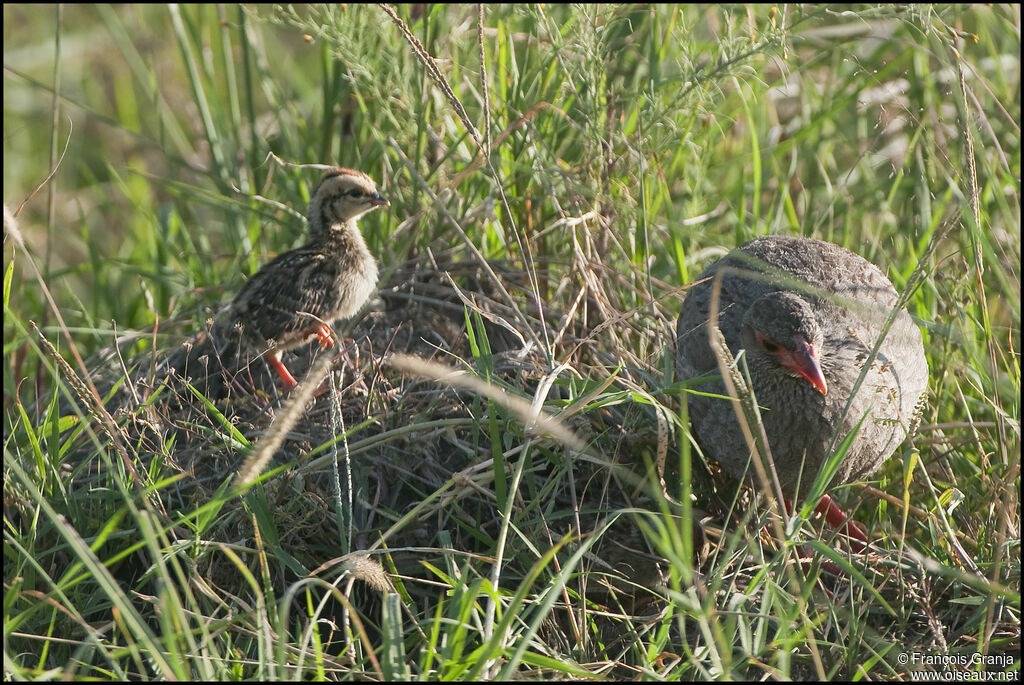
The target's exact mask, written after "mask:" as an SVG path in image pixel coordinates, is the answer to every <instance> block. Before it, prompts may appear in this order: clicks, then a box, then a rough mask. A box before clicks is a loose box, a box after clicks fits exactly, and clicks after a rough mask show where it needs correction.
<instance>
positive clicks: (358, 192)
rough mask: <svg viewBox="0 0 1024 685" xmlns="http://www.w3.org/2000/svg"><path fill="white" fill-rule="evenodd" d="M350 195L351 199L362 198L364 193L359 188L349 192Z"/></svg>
mask: <svg viewBox="0 0 1024 685" xmlns="http://www.w3.org/2000/svg"><path fill="white" fill-rule="evenodd" d="M348 194H349V195H350V196H351V197H362V196H363V191H361V190H359V188H353V189H352V190H350V191H348Z"/></svg>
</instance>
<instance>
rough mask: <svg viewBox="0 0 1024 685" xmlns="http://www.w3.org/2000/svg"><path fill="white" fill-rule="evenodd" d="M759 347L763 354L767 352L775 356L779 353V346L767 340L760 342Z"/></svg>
mask: <svg viewBox="0 0 1024 685" xmlns="http://www.w3.org/2000/svg"><path fill="white" fill-rule="evenodd" d="M761 347H763V348H764V349H765V352H768V353H769V354H775V353H776V352H778V351H779V346H778V345H776V344H775V343H773V342H772V341H771V340H768V339H767V338H766V339H764V340H762V341H761Z"/></svg>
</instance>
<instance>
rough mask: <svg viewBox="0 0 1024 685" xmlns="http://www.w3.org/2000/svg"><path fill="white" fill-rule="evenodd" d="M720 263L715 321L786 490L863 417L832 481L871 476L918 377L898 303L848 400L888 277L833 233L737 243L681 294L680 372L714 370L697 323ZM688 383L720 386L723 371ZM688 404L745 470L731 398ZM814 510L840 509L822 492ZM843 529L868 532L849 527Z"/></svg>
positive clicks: (890, 293) (714, 445)
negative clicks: (737, 361)
mask: <svg viewBox="0 0 1024 685" xmlns="http://www.w3.org/2000/svg"><path fill="white" fill-rule="evenodd" d="M723 269H726V271H725V272H724V273H723V274H722V279H721V280H722V283H721V294H720V297H719V302H718V327H719V328H720V330H721V331H722V334H723V336H724V338H725V342H726V343H727V345H728V347H729V351H730V352H731V353H732V354H733V355H734V356H735V355H736V354H737V353H739V352H740V350H744V353H745V356H746V366H747V368H748V369H749V373H750V381H751V383H752V389H753V392H754V395H755V396H756V398H757V404H758V406H759V407H760V408H761V417H762V420H763V423H764V428H765V435H766V437H767V440H768V445H769V450H770V452H771V456H772V459H773V462H774V466H775V471H776V473H777V474H778V479H779V482H780V484H781V486H782V492H783V494H784V495H785V497H786V498H793V497H799V496H803V495H805V494H806V493H807V490H808V489H809V488H810V486H811V483H812V482H813V481H814V479H815V477H816V476H817V474H818V470H819V468H820V466H821V464H822V462H823V461H824V460H825V458H826V457H827V456H829V453H828V450H829V449H830V447H831V449H833V450H834V449H835V447H836V446H837V445H838V444H839V442H840V441H841V440H842V439H843V438H845V437H846V436H847V435H848V434H850V433H851V431H853V430H854V428H855V427H856V426H857V424H858V423H860V422H861V419H862V418H863V423H861V425H860V428H859V430H858V431H857V433H856V437H855V438H854V439H853V441H852V443H851V444H850V446H849V449H848V450H847V451H846V453H845V455H844V456H843V458H842V462H841V464H840V466H839V469H838V472H837V473H836V474H835V477H834V478H833V480H832V481H831V487H836V486H839V485H842V484H845V483H849V482H851V481H854V480H858V479H862V478H866V477H869V476H870V475H871V474H873V473H874V472H875V471H876V470H877V469H878V467H879V466H881V464H882V462H884V461H885V460H886V459H888V458H889V456H890V455H892V453H893V452H894V451H895V450H896V448H897V447H898V446H899V444H900V443H901V442H902V441H903V439H904V438H905V437H906V436H907V434H908V432H910V431H911V430H912V428H913V427H914V425H915V423H916V418H917V405H918V401H919V400H920V398H921V396H922V394H923V393H924V391H925V389H926V387H927V384H928V362H927V360H926V359H925V356H924V347H923V345H922V344H921V332H920V331H919V330H918V328H917V326H916V325H915V324H914V323H913V321H912V320H911V318H910V316H909V315H908V314H907V312H906V311H905V310H904V311H900V312H899V313H898V314H897V316H896V319H895V321H894V322H893V324H892V326H891V328H890V329H889V331H888V332H887V333H886V335H885V338H884V339H883V341H882V344H881V347H880V348H879V350H878V354H877V355H876V357H875V358H874V360H873V361H872V363H871V366H870V368H869V370H868V372H867V375H866V376H865V378H864V382H863V383H862V384H861V386H860V388H859V389H858V390H857V393H856V394H855V395H854V396H853V400H852V402H849V408H847V406H846V405H847V403H848V401H849V400H850V396H851V395H853V390H854V385H855V383H856V381H857V378H858V376H859V375H860V373H861V370H862V368H863V367H864V364H865V362H866V361H867V358H868V356H869V354H870V352H871V350H872V348H873V347H874V345H875V343H876V342H877V340H878V338H879V336H880V335H881V334H882V329H883V327H884V324H885V321H886V319H887V318H888V316H889V314H890V312H891V311H892V310H893V308H894V307H895V306H896V302H897V298H898V296H897V293H896V290H895V288H893V285H892V283H890V282H889V279H887V278H886V277H885V275H884V274H882V272H881V271H880V270H879V269H878V268H877V267H876V266H874V265H873V264H871V263H870V262H868V261H867V260H865V259H864V258H862V257H860V256H859V255H856V254H854V253H853V252H850V251H849V250H846V249H844V248H841V247H839V246H838V245H834V244H832V243H828V242H824V241H821V240H813V239H810V238H792V237H781V236H775V237H766V238H758V239H757V240H753V241H751V242H749V243H746V244H744V245H742V246H741V247H739V248H737V249H735V250H733V251H732V252H730V253H729V254H728V255H726V256H725V257H723V258H722V259H720V260H718V261H717V262H715V263H714V264H712V265H711V266H709V267H708V268H707V269H706V270H705V271H704V273H702V274H701V275H700V279H707V280H704V282H702V283H698V284H697V285H695V286H693V287H692V288H691V289H690V290H689V292H688V293H687V296H686V300H685V301H684V303H683V308H682V311H681V313H680V315H679V322H678V325H677V330H676V375H677V377H678V378H679V379H680V380H682V379H688V378H693V377H696V376H703V375H707V374H718V365H717V363H716V360H715V355H714V353H713V352H712V350H711V347H710V345H709V342H708V330H707V322H708V318H709V305H710V302H711V297H712V286H713V280H714V279H713V277H714V276H715V274H717V273H718V272H719V271H722V270H723ZM695 389H696V390H698V391H701V392H709V393H715V394H719V395H723V394H725V389H724V386H723V383H722V381H721V380H714V381H710V382H706V383H702V384H699V385H697V386H696V388H695ZM688 403H689V411H690V416H691V417H692V420H693V427H694V430H695V432H696V436H697V439H698V441H699V443H700V445H701V447H702V448H703V450H704V452H705V454H706V455H708V456H710V457H712V458H714V459H715V460H716V461H717V462H718V463H719V464H721V466H722V468H724V469H725V470H726V471H728V472H729V473H731V474H733V475H734V476H736V477H737V478H742V477H743V476H744V475H747V477H748V478H750V477H752V476H753V474H754V470H753V468H752V467H751V468H750V470H749V473H748V463H749V461H750V449H749V448H748V446H747V443H746V441H745V440H744V438H743V435H742V433H741V430H740V427H739V424H738V420H737V417H736V414H735V412H734V411H733V409H732V407H730V406H729V403H728V402H727V401H726V400H722V399H716V398H711V397H706V396H701V395H690V396H689V398H688ZM836 436H838V438H839V439H838V440H836V439H835V437H836ZM755 480H756V478H755ZM787 505H789V503H788V502H787ZM818 510H819V511H821V512H824V513H825V514H826V518H827V520H828V521H829V522H830V523H831V524H832V525H834V526H840V525H841V524H842V523H843V522H844V521H845V519H846V517H845V516H844V515H843V513H842V512H841V511H840V510H839V509H838V507H836V506H835V504H833V503H832V502H831V500H830V499H829V498H828V495H826V496H825V498H823V499H822V501H821V503H820V504H819V506H818ZM846 532H847V533H848V534H850V535H852V536H854V537H856V538H859V539H861V540H862V541H865V542H866V536H865V535H864V534H863V533H862V532H861V531H859V530H857V529H855V528H854V527H852V526H848V527H847V528H846Z"/></svg>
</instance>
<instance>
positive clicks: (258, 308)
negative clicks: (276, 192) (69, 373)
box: [169, 168, 390, 390]
mask: <svg viewBox="0 0 1024 685" xmlns="http://www.w3.org/2000/svg"><path fill="white" fill-rule="evenodd" d="M389 204H390V203H389V202H388V201H387V200H386V199H385V198H384V197H382V196H381V194H380V193H379V192H377V186H376V184H375V183H374V182H373V179H371V178H370V177H369V176H367V175H366V174H364V173H362V172H360V171H355V170H353V169H344V168H337V169H332V170H330V171H328V172H327V173H326V174H325V175H324V177H323V179H322V180H321V181H320V184H319V185H318V186H317V188H316V190H315V191H314V192H313V196H312V198H311V199H310V202H309V242H307V243H306V244H305V245H303V246H302V247H298V248H295V249H294V250H289V251H288V252H284V253H283V254H280V255H278V256H277V257H275V258H274V259H272V260H271V261H269V262H267V263H266V264H265V265H264V266H263V267H262V268H261V269H260V270H259V271H258V272H256V274H255V275H254V276H253V277H252V278H250V279H249V280H248V282H246V284H245V285H244V286H243V287H242V289H241V291H239V293H238V295H236V296H235V298H234V300H232V302H231V304H230V305H229V306H228V307H227V308H226V310H225V311H224V312H223V313H222V314H221V315H220V316H218V317H217V321H216V322H215V323H214V325H213V328H212V329H210V331H204V332H202V333H200V334H199V335H197V336H196V337H195V338H194V339H193V340H192V341H191V342H190V344H188V345H186V346H185V350H186V352H185V353H184V354H183V355H178V358H176V359H172V360H170V362H169V366H170V367H171V368H173V369H174V370H175V371H176V372H177V373H178V374H181V375H188V374H189V373H190V370H189V369H188V366H190V365H191V366H193V369H192V370H193V371H194V367H195V366H196V365H197V362H201V364H199V365H200V366H203V365H205V366H206V367H207V368H208V369H215V367H213V366H212V364H213V363H214V362H213V361H211V357H213V358H214V359H216V360H217V363H219V365H220V366H221V368H222V369H223V370H224V371H226V372H228V377H230V376H233V375H234V374H236V373H238V371H240V370H241V369H242V368H244V366H246V365H247V364H248V363H250V362H251V361H252V360H253V359H254V358H255V357H257V356H259V355H260V354H265V355H266V359H267V361H268V362H269V363H270V365H271V366H272V367H273V368H274V370H275V371H277V373H278V374H279V375H280V376H281V380H282V381H283V383H284V389H285V390H290V389H291V388H293V387H295V385H296V381H295V378H294V377H293V376H292V374H291V373H289V371H288V369H287V368H286V367H285V365H284V364H283V363H282V362H281V354H282V353H283V352H285V351H287V350H289V349H292V348H293V347H297V346H299V345H301V344H302V343H304V342H306V341H308V340H311V339H312V338H313V337H314V336H315V337H317V338H319V339H320V343H321V348H323V347H327V346H329V345H333V344H334V341H333V339H332V338H331V334H330V329H329V326H330V325H331V324H332V323H333V322H334V321H335V319H341V318H347V317H350V316H352V315H354V314H355V313H356V312H357V311H359V308H360V307H362V306H363V304H364V303H365V302H366V300H367V299H368V298H369V297H370V294H371V293H372V292H373V289H374V287H375V286H376V283H377V264H376V262H375V261H374V259H373V255H371V254H370V251H369V250H368V249H367V247H366V242H365V241H364V240H363V236H362V234H361V233H360V232H359V228H358V227H357V226H356V220H357V219H358V218H359V217H361V216H362V215H363V214H366V213H367V212H370V211H372V210H374V209H377V208H378V207H387V206H388V205H389ZM211 353H213V354H211ZM232 367H234V368H232ZM212 375H214V374H213V373H212V372H208V376H207V377H208V378H209V377H210V376H212Z"/></svg>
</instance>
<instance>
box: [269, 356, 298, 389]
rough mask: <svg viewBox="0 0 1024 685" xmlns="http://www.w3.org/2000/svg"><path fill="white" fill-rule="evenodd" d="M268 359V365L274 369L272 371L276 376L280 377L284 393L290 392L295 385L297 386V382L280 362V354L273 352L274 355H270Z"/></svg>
mask: <svg viewBox="0 0 1024 685" xmlns="http://www.w3.org/2000/svg"><path fill="white" fill-rule="evenodd" d="M268 359H270V365H271V366H272V367H274V371H277V375H279V376H280V377H281V381H282V382H283V383H284V389H285V391H288V390H291V389H292V388H294V387H295V386H296V385H298V381H296V380H295V377H294V376H292V374H291V373H290V372H289V371H288V369H287V368H286V367H285V365H284V363H282V362H281V353H280V352H275V353H274V354H272V355H270V356H269V357H268Z"/></svg>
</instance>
